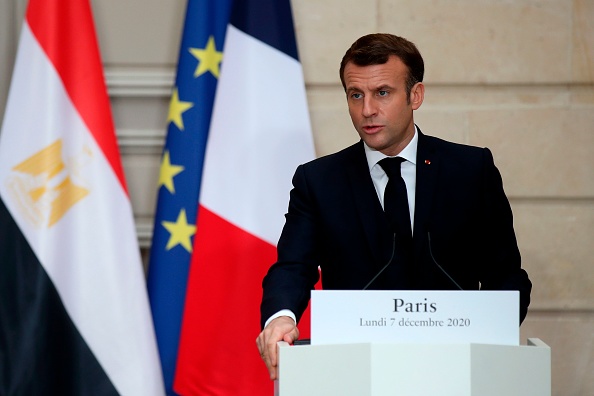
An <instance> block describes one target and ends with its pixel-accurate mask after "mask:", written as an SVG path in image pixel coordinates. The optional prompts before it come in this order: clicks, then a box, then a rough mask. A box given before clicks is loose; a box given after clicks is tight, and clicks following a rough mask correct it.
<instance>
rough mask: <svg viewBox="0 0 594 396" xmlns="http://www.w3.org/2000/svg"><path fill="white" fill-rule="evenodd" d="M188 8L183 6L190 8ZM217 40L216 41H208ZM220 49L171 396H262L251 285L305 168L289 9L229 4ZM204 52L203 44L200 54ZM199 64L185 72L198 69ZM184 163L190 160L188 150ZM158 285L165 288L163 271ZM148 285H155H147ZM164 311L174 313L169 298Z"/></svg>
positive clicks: (308, 146) (307, 153) (268, 390)
mask: <svg viewBox="0 0 594 396" xmlns="http://www.w3.org/2000/svg"><path fill="white" fill-rule="evenodd" d="M216 2H217V1H215V0H213V1H212V3H216ZM192 3H193V2H192V1H191V0H190V2H189V7H190V8H191V7H192V6H191V5H192ZM203 3H204V2H203ZM208 7H210V8H212V5H209V6H208ZM190 8H189V9H190ZM188 18H189V16H188ZM215 19H216V18H214V17H212V18H210V20H211V21H213V20H215ZM187 28H188V26H187V23H186V29H187ZM217 37H218V36H217V35H216V33H215V35H214V41H215V42H217ZM221 41H222V40H221V39H219V40H218V42H217V47H216V48H217V53H218V51H221V50H222V54H221V55H220V57H218V58H216V59H217V60H218V61H219V62H220V60H221V59H222V63H221V65H220V66H221V67H220V75H219V76H216V75H215V73H210V74H209V75H208V77H209V78H210V79H212V80H217V82H218V83H217V85H216V99H215V101H214V108H213V110H212V118H211V120H210V126H209V132H208V138H207V144H206V152H205V157H204V165H203V166H204V168H203V169H204V171H203V174H202V179H201V185H200V186H199V189H200V194H199V197H200V199H199V205H198V208H197V217H189V216H186V217H187V218H188V219H191V220H192V219H197V220H196V223H195V224H192V226H195V228H193V229H191V232H192V234H191V236H192V237H193V245H192V250H191V252H189V251H188V256H189V259H190V260H189V269H188V271H189V272H188V274H187V276H188V278H187V281H186V284H185V285H184V288H183V293H184V303H183V304H182V307H183V310H182V311H181V322H180V333H179V336H180V338H179V340H178V341H177V342H178V349H177V350H176V351H175V352H176V354H177V355H176V359H175V366H174V367H173V369H172V370H171V372H172V381H173V390H174V391H175V392H176V393H178V394H183V395H229V396H231V395H233V396H235V395H246V396H247V395H249V396H253V395H266V394H272V391H273V390H272V388H273V383H272V382H271V381H270V379H269V376H268V372H267V371H266V368H265V366H264V364H263V362H262V361H261V359H260V356H259V354H258V351H257V348H256V343H255V339H256V336H257V335H258V333H259V332H260V324H259V323H260V322H259V316H260V313H259V305H260V301H261V296H262V292H261V290H262V289H261V283H262V279H263V277H264V275H265V274H266V271H267V270H268V268H269V266H270V265H271V264H272V263H273V262H274V261H276V242H277V241H278V237H279V236H280V232H281V229H282V226H283V224H284V214H285V213H286V211H287V204H288V199H289V191H290V189H291V178H292V176H293V173H294V171H295V168H296V167H297V166H298V165H299V164H301V163H304V162H306V161H309V160H311V159H313V158H314V146H313V140H312V136H311V128H310V122H309V116H308V109H307V102H306V96H305V86H304V81H303V74H302V68H301V64H300V63H299V59H298V55H297V46H296V41H295V34H294V28H293V20H292V12H291V7H290V2H289V0H236V1H235V2H234V4H233V7H232V9H231V13H230V19H229V23H228V26H227V27H226V33H225V36H224V46H223V47H222V48H221V47H219V45H220V43H221ZM205 43H206V41H205V40H204V38H203V41H202V44H201V45H203V46H204V44H205ZM207 50H208V46H206V47H205V51H207ZM183 53H184V50H183V49H182V54H183ZM210 59H213V58H212V57H211V58H210ZM203 61H204V60H202V59H201V60H199V61H198V65H197V66H195V67H198V68H200V64H201V62H203ZM194 64H196V63H194ZM216 64H217V65H218V62H217V63H216ZM216 70H217V71H218V69H216ZM198 78H201V77H198ZM178 79H179V74H178ZM174 94H175V91H174ZM179 94H180V96H179V99H180V100H182V101H184V100H187V99H184V97H182V95H181V88H179ZM185 95H189V93H188V91H186V94H185ZM185 97H187V96H185ZM199 98H200V102H202V103H203V102H205V101H206V100H207V98H206V97H205V96H204V95H202V96H199ZM187 101H190V100H187ZM172 103H173V100H172ZM192 104H193V106H198V105H199V104H197V103H195V102H192ZM200 105H202V104H200ZM194 110H195V108H194V107H192V108H188V109H187V110H186V112H184V113H183V114H184V117H183V121H184V124H183V125H184V130H183V132H182V131H181V130H179V128H178V130H175V131H174V132H175V133H176V134H178V133H181V134H186V135H189V134H191V133H194V131H191V130H190V129H189V128H191V126H190V122H189V120H190V119H191V117H192V116H193V115H192V114H193V113H192V112H193V111H194ZM186 117H187V118H186ZM171 133H172V132H171V129H170V131H169V134H170V135H171ZM168 140H169V138H168ZM168 143H169V142H168ZM166 146H167V145H166ZM167 147H169V146H167ZM173 153H174V151H173V147H171V148H170V149H169V148H166V151H165V154H164V160H163V162H164V163H166V162H167V161H169V162H170V163H171V164H173V165H175V166H183V168H184V169H183V171H181V172H179V173H178V175H179V176H174V177H173V180H174V183H172V184H171V185H173V186H174V187H175V189H174V191H175V194H179V192H178V188H183V187H182V184H183V183H182V182H181V180H182V179H181V177H182V174H183V172H186V171H188V169H187V167H185V165H182V164H183V163H182V162H181V160H180V159H176V160H174V154H173ZM193 155H194V156H196V155H198V152H197V149H196V148H194V150H193ZM166 156H168V157H169V158H168V159H166ZM177 158H179V157H177ZM176 161H179V162H176ZM165 168H166V169H170V165H167V166H164V165H163V166H162V173H161V175H163V174H164V172H163V169H165ZM180 169H181V168H178V170H180ZM169 174H172V172H169ZM177 177H180V179H179V182H178V181H177V179H176V178H177ZM196 177H199V175H198V174H197V175H196ZM167 180H170V179H167ZM164 190H166V191H164ZM163 192H168V194H171V195H173V193H172V192H171V191H170V190H168V189H166V188H164V187H161V191H160V194H161V193H163ZM160 197H161V195H160ZM179 213H180V212H179V211H177V212H176V211H174V212H173V213H171V215H170V216H171V217H170V219H168V220H167V221H168V222H165V223H159V220H157V221H156V223H155V232H161V231H162V229H166V227H170V228H171V229H172V230H174V231H175V230H176V229H180V228H176V227H172V226H171V224H172V223H175V222H176V219H177V218H178V217H177V216H179ZM186 213H189V211H188V210H187V208H186ZM191 220H190V221H191ZM182 223H183V222H177V224H182ZM159 228H161V230H158V229H159ZM194 233H195V234H194ZM169 235H170V239H168V240H167V241H170V240H173V236H174V232H171V233H169ZM165 243H166V241H164V243H163V244H162V245H160V246H156V245H154V246H153V250H155V249H162V250H164V251H167V245H166V244H165ZM175 250H177V251H179V252H183V250H184V247H183V245H182V244H181V243H179V244H178V246H175V247H171V248H170V250H168V251H169V252H170V254H171V255H173V254H175ZM151 265H153V263H152V262H151ZM157 265H158V264H157ZM168 266H169V269H170V270H171V268H172V267H176V265H175V264H174V262H173V261H170V262H169V263H168ZM176 268H177V267H176ZM151 271H152V269H151ZM161 275H162V278H163V279H167V278H168V277H170V275H167V274H165V271H162V272H161ZM158 281H159V279H157V277H155V278H154V279H152V280H151V282H154V283H151V285H152V286H155V284H156V283H157V282H158ZM170 293H171V294H174V293H175V294H178V293H179V289H176V288H171V289H170ZM162 294H165V292H164V291H163V292H162ZM169 302H170V303H171V304H173V303H172V299H170V300H169ZM151 303H152V304H153V312H155V306H158V304H161V303H160V302H159V301H156V299H154V298H153V295H152V294H151ZM171 306H173V305H171ZM159 320H161V321H165V323H167V324H168V325H170V322H167V319H159V317H158V316H157V315H155V322H156V327H157V329H158V328H159V327H160V326H162V325H161V324H160V322H159ZM302 322H303V321H302ZM306 328H308V324H307V323H301V324H300V330H302V336H304V337H307V330H306ZM157 333H158V334H159V331H157ZM161 356H162V357H163V351H161ZM164 370H165V368H164ZM166 377H167V375H166Z"/></svg>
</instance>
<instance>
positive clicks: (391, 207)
mask: <svg viewBox="0 0 594 396" xmlns="http://www.w3.org/2000/svg"><path fill="white" fill-rule="evenodd" d="M404 161H405V159H404V158H401V157H389V158H384V159H383V160H381V161H380V162H379V164H380V166H381V167H382V169H383V170H384V171H385V172H386V174H387V175H388V184H387V185H386V190H385V192H384V212H385V213H386V216H387V217H388V221H389V222H390V225H391V226H392V230H393V231H394V232H395V233H396V235H397V237H398V239H399V240H400V241H401V242H402V243H404V246H407V247H411V243H412V231H411V227H410V212H409V210H408V196H407V194H406V185H405V184H404V179H403V178H402V176H401V175H400V164H401V163H402V162H404Z"/></svg>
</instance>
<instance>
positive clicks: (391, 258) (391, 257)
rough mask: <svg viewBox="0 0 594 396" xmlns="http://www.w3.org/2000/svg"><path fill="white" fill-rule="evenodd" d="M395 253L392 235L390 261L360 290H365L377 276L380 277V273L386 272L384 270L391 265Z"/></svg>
mask: <svg viewBox="0 0 594 396" xmlns="http://www.w3.org/2000/svg"><path fill="white" fill-rule="evenodd" d="M395 253H396V234H393V239H392V255H391V256H390V260H388V262H387V263H386V265H384V266H383V268H382V269H381V270H379V272H378V273H377V274H375V276H374V277H373V278H372V279H371V280H370V281H369V283H368V284H366V285H365V287H364V288H363V289H361V290H367V288H368V287H369V286H370V285H371V284H372V283H373V282H374V281H375V280H376V279H377V277H378V276H380V275H381V274H382V272H384V271H385V270H386V268H388V266H389V265H390V264H392V260H394V254H395Z"/></svg>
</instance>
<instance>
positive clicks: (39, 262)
mask: <svg viewBox="0 0 594 396" xmlns="http://www.w3.org/2000/svg"><path fill="white" fill-rule="evenodd" d="M143 275H144V274H143V270H142V263H141V259H140V252H139V248H138V242H137V239H136V232H135V228H134V220H133V215H132V208H131V205H130V199H129V197H128V192H127V189H126V183H125V180H124V173H123V169H122V165H121V161H120V156H119V151H118V146H117V142H116V137H115V133H114V125H113V121H112V117H111V110H110V106H109V100H108V96H107V91H106V87H105V82H104V78H103V71H102V67H101V59H100V55H99V48H98V45H97V40H96V37H95V30H94V24H93V19H92V14H91V8H90V4H89V1H88V0H30V2H29V5H28V8H27V13H26V17H25V21H24V24H23V28H22V33H21V37H20V42H19V48H18V54H17V60H16V64H15V68H14V74H13V77H12V84H11V88H10V93H9V98H8V104H7V108H6V112H5V118H4V120H3V123H2V129H1V132H0V394H2V395H138V396H146V395H162V394H164V386H163V380H162V374H161V369H160V364H159V359H158V353H157V347H156V342H155V335H154V331H153V327H152V325H151V316H150V309H149V304H148V298H147V293H146V287H145V282H144V276H143Z"/></svg>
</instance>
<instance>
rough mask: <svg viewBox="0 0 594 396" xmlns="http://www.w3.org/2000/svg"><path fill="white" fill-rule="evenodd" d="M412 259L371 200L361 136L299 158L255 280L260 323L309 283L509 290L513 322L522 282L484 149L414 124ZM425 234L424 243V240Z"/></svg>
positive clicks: (295, 303)
mask: <svg viewBox="0 0 594 396" xmlns="http://www.w3.org/2000/svg"><path fill="white" fill-rule="evenodd" d="M415 195H416V198H415V200H416V201H415V215H414V230H413V245H414V258H413V262H412V263H410V264H409V265H406V266H403V265H401V261H402V257H401V256H400V255H399V250H400V249H399V248H398V246H396V247H395V248H394V234H393V232H392V231H391V229H390V227H389V224H388V221H387V219H386V216H385V214H384V212H383V210H382V207H381V204H380V202H379V199H378V197H377V193H376V191H375V188H374V185H373V182H372V180H371V175H370V173H369V167H368V165H367V160H366V157H365V152H364V147H363V143H362V142H361V141H360V142H359V143H357V144H355V145H353V146H350V147H348V148H346V149H344V150H342V151H340V152H337V153H335V154H331V155H328V156H325V157H322V158H318V159H316V160H314V161H311V162H309V163H306V164H304V165H301V166H299V167H298V168H297V170H296V172H295V176H294V177H293V189H292V190H291V195H290V202H289V210H288V213H287V214H286V223H285V226H284V228H283V232H282V234H281V237H280V240H279V243H278V261H277V262H276V263H275V264H274V265H273V266H272V267H271V268H270V270H269V271H268V274H267V275H266V277H265V278H264V281H263V299H262V305H261V314H262V325H263V324H264V322H265V321H266V320H267V319H268V318H269V317H270V316H271V315H273V314H274V313H276V312H278V311H280V310H281V309H290V310H291V311H293V312H294V313H295V314H296V316H297V319H298V320H299V318H300V317H301V315H302V314H303V311H304V310H305V308H306V307H307V304H308V301H309V298H310V290H311V289H312V288H313V286H314V284H315V283H316V282H317V280H318V276H319V275H318V274H319V272H318V266H319V267H320V268H321V273H322V286H323V288H324V289H346V290H361V289H363V288H364V287H365V285H366V284H367V283H368V282H369V281H370V280H371V279H372V278H373V277H374V276H375V275H376V274H377V273H378V272H379V271H380V270H381V269H382V267H384V266H385V265H386V263H387V262H388V261H389V260H390V257H391V256H392V253H393V251H394V250H395V256H394V258H393V261H392V263H391V264H390V265H389V266H388V268H387V269H386V270H385V271H384V272H382V273H381V275H380V276H379V277H378V278H377V279H376V280H375V281H374V282H373V283H372V284H371V285H370V286H369V289H392V290H403V289H409V290H452V289H454V290H455V289H458V287H457V286H456V285H455V284H454V282H452V280H450V279H449V278H448V277H447V276H446V275H444V273H443V272H442V271H441V270H440V269H439V268H438V266H437V265H436V264H435V262H434V261H433V259H432V258H431V255H430V247H431V252H432V253H433V256H434V258H435V260H436V261H437V262H438V263H439V264H440V265H441V266H442V267H443V269H444V270H445V271H446V272H447V273H448V275H450V276H451V277H452V278H453V279H454V280H455V282H456V283H457V284H458V285H460V287H461V288H462V289H464V290H477V289H483V290H519V291H520V322H521V321H522V320H523V319H524V317H525V316H526V312H527V309H528V305H529V303H530V291H531V287H532V285H531V282H530V280H529V278H528V275H527V274H526V272H525V271H524V270H523V269H522V268H521V264H520V252H519V250H518V246H517V242H516V237H515V233H514V229H513V219H512V212H511V208H510V205H509V201H508V199H507V197H506V195H505V193H504V191H503V184H502V180H501V176H500V173H499V171H498V170H497V168H496V167H495V165H494V162H493V157H492V155H491V152H490V151H489V150H488V149H486V148H478V147H471V146H465V145H461V144H455V143H451V142H446V141H444V140H441V139H438V138H435V137H431V136H426V135H423V134H422V133H421V132H420V131H419V140H418V147H417V176H416V194H415ZM429 239H430V244H429Z"/></svg>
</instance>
